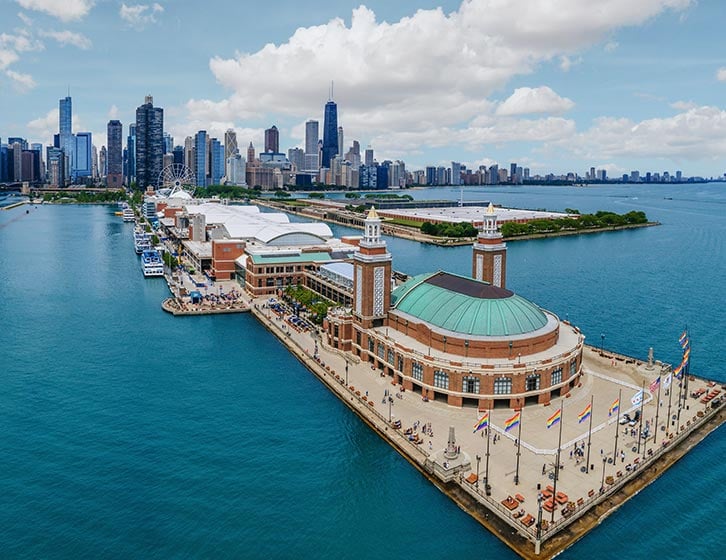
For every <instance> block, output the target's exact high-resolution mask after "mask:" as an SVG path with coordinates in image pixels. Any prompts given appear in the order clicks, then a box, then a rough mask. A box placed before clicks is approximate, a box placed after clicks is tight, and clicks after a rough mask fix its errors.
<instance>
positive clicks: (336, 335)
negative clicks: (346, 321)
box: [333, 325, 340, 338]
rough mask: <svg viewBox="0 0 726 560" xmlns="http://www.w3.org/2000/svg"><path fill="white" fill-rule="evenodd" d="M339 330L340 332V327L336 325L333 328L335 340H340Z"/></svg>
mask: <svg viewBox="0 0 726 560" xmlns="http://www.w3.org/2000/svg"><path fill="white" fill-rule="evenodd" d="M339 330H340V329H339V327H338V325H335V326H334V327H333V336H334V337H335V338H338V336H339Z"/></svg>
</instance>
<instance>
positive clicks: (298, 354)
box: [250, 300, 726, 560]
mask: <svg viewBox="0 0 726 560" xmlns="http://www.w3.org/2000/svg"><path fill="white" fill-rule="evenodd" d="M258 303H260V304H261V303H262V302H261V300H260V301H259V302H258ZM250 311H251V313H252V315H253V316H254V317H255V318H256V319H257V320H258V321H259V322H260V323H261V324H262V325H263V326H264V327H265V328H266V329H267V330H268V331H270V333H271V334H273V335H274V336H275V337H276V338H278V340H279V341H280V342H281V343H282V344H283V345H284V346H285V347H286V348H287V349H288V351H290V352H291V353H292V355H293V356H294V357H295V358H296V359H297V360H298V361H300V362H301V363H302V364H303V365H304V366H305V367H306V368H307V369H308V370H309V371H310V372H311V373H312V374H313V375H315V376H316V377H317V378H318V380H319V381H320V382H322V383H323V384H324V385H325V386H326V387H327V388H328V389H329V390H330V391H331V392H332V393H333V394H334V395H336V396H337V397H338V398H339V399H341V400H342V401H343V402H344V403H345V404H346V406H347V407H348V408H349V409H350V410H351V411H353V412H354V413H355V414H356V415H357V416H358V417H359V418H361V420H363V422H364V423H365V424H366V425H368V426H369V427H370V428H371V429H372V430H374V431H375V432H376V433H377V434H378V435H379V436H381V437H382V438H383V439H384V440H385V441H386V442H387V443H389V444H390V445H391V446H392V447H393V448H394V449H395V450H396V451H397V452H398V453H399V454H400V455H401V456H403V458H404V459H406V460H407V461H408V462H409V463H410V464H411V465H412V466H413V467H414V468H415V469H416V470H417V471H419V472H420V473H421V474H422V475H423V476H424V477H425V478H426V479H427V480H428V481H429V482H431V483H432V484H433V485H434V486H435V487H436V488H438V489H439V490H440V491H441V492H443V493H444V494H445V495H446V496H447V497H449V498H450V499H451V500H453V501H454V502H455V503H456V504H457V505H458V506H459V507H460V508H461V509H462V510H464V511H465V512H466V513H468V514H469V515H470V516H471V517H473V518H474V519H475V520H476V521H477V522H478V523H479V524H480V525H482V526H483V527H484V528H486V529H487V530H488V531H489V532H491V533H492V534H493V535H494V536H496V537H497V538H499V539H500V540H501V541H502V542H503V543H504V544H505V545H506V546H508V547H509V548H510V549H511V550H512V551H513V552H515V553H516V554H517V555H518V556H520V557H521V558H525V559H527V560H530V559H532V560H534V559H549V558H553V557H555V556H557V555H558V554H560V553H561V552H562V551H563V550H565V549H567V548H569V547H571V546H572V545H574V544H575V543H576V542H577V541H579V540H580V539H581V538H583V537H584V536H586V535H587V534H588V533H589V532H590V531H591V530H593V529H594V528H596V527H597V526H599V525H600V523H602V521H603V520H605V519H606V518H607V517H608V516H610V515H611V514H612V513H614V512H615V511H617V510H618V509H619V508H620V507H621V506H622V505H623V504H625V503H626V502H628V501H629V500H630V499H631V498H633V497H634V496H636V495H637V494H638V493H639V492H640V491H641V490H642V489H643V488H645V487H647V486H648V485H650V484H651V483H652V482H654V481H655V480H657V479H658V478H659V477H660V476H661V475H662V474H663V473H664V472H666V471H667V470H668V469H669V468H670V467H671V466H673V465H674V464H675V463H677V462H678V461H679V460H680V459H681V458H682V457H684V456H685V455H686V454H687V453H688V451H690V450H691V449H692V448H693V447H695V446H696V445H697V444H699V443H700V442H701V441H703V440H704V439H706V438H707V437H708V436H709V435H710V434H711V433H712V432H713V431H715V430H716V429H717V428H719V427H720V426H721V425H722V424H723V422H724V420H725V419H726V407H724V406H723V404H721V405H720V406H719V407H718V408H716V409H710V410H709V411H708V412H707V413H704V414H703V416H694V418H693V422H694V423H693V425H691V422H692V421H691V420H688V421H687V422H686V421H685V420H684V423H685V424H686V426H687V428H686V429H684V430H683V431H682V432H680V433H678V434H677V435H674V434H672V435H671V438H670V439H669V440H667V441H668V443H667V445H661V446H659V447H658V448H656V450H655V452H654V453H653V456H652V457H650V456H649V457H648V459H647V460H644V462H643V464H642V465H641V466H640V468H636V469H634V470H633V471H632V472H629V473H628V474H626V475H625V476H623V477H622V478H619V477H618V478H617V479H616V480H614V481H613V482H612V483H611V484H607V485H606V488H605V489H604V490H603V491H602V493H598V494H594V495H593V496H592V497H591V498H588V501H587V502H585V503H584V504H582V505H581V506H578V507H577V509H576V510H575V511H574V513H573V514H572V515H571V516H569V517H568V518H563V520H559V519H558V522H557V524H556V526H554V527H553V528H552V531H551V532H550V531H545V534H543V535H542V536H541V537H540V539H536V538H534V537H535V533H534V532H533V529H526V528H524V526H520V524H519V523H518V521H517V520H516V519H512V518H511V517H510V514H509V513H505V512H503V511H502V510H501V506H498V504H497V503H496V502H495V501H494V500H493V499H491V498H488V497H487V496H485V495H484V494H483V493H482V492H481V491H479V490H478V489H475V488H474V485H473V484H472V483H471V482H467V481H466V480H465V479H464V473H463V471H462V472H459V473H458V474H457V475H455V476H454V477H453V478H450V479H449V480H444V479H443V478H441V477H440V474H439V472H438V470H439V467H438V465H436V463H434V462H433V461H432V460H431V459H430V457H432V454H430V453H428V452H427V451H425V450H424V449H423V448H422V447H423V446H421V447H419V446H417V445H415V444H413V443H411V442H409V441H408V440H407V439H406V438H405V437H404V435H403V434H402V432H401V431H399V430H396V429H395V428H393V427H392V426H391V424H389V422H388V421H387V420H386V418H385V417H384V415H383V414H381V412H380V411H378V410H376V404H378V403H375V404H374V403H373V400H369V401H367V399H366V397H363V396H361V395H360V391H355V388H354V387H353V386H352V385H351V386H350V387H348V386H346V385H345V380H344V379H343V378H342V377H341V376H340V375H339V374H338V373H337V372H336V370H335V369H334V368H331V366H329V365H327V366H326V365H325V363H324V362H321V361H319V359H318V360H316V359H314V358H313V356H311V355H310V354H309V351H307V350H305V349H303V348H302V347H301V346H300V345H299V343H298V342H297V341H295V340H294V339H293V337H292V336H291V334H290V332H289V331H288V332H287V333H286V332H285V331H283V330H282V329H281V327H280V326H279V325H278V324H277V323H276V322H275V320H274V318H272V317H269V316H267V315H266V314H265V312H264V310H263V308H261V307H259V306H258V305H257V304H255V303H252V305H251V306H250ZM268 314H269V311H268ZM316 344H317V343H316ZM321 346H322V350H324V351H325V352H326V353H327V354H328V355H329V356H330V358H333V357H335V356H336V355H337V356H338V357H340V358H343V359H344V360H346V361H349V363H351V364H356V365H358V364H367V362H363V361H362V360H360V358H358V357H357V356H353V355H349V354H346V353H344V352H341V351H338V350H335V349H332V348H330V347H328V346H327V345H325V344H324V343H322V341H321ZM590 349H591V350H592V351H593V352H597V349H595V348H594V347H590ZM693 378H694V379H695V376H693ZM354 391H355V392H354ZM389 428H391V429H389ZM546 533H549V534H546ZM542 537H544V538H542Z"/></svg>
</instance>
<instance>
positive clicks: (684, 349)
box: [681, 340, 691, 352]
mask: <svg viewBox="0 0 726 560" xmlns="http://www.w3.org/2000/svg"><path fill="white" fill-rule="evenodd" d="M690 347H691V341H690V340H686V341H685V342H684V343H683V344H681V348H683V351H684V352H685V351H686V350H688V349H689V348H690Z"/></svg>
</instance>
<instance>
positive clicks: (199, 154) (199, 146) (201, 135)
mask: <svg viewBox="0 0 726 560" xmlns="http://www.w3.org/2000/svg"><path fill="white" fill-rule="evenodd" d="M194 152H195V154H196V161H195V163H194V167H195V169H196V172H195V176H196V178H197V183H196V184H197V187H206V186H207V131H206V130H200V131H199V132H197V133H196V135H195V136H194Z"/></svg>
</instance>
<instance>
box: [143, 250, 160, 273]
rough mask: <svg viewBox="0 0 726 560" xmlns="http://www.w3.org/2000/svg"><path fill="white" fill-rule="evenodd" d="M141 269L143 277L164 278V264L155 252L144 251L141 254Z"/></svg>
mask: <svg viewBox="0 0 726 560" xmlns="http://www.w3.org/2000/svg"><path fill="white" fill-rule="evenodd" d="M141 269H142V270H143V271H144V276H145V277H147V278H148V277H150V276H164V263H163V262H162V260H161V256H160V255H159V253H158V252H157V251H144V252H143V253H141Z"/></svg>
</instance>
